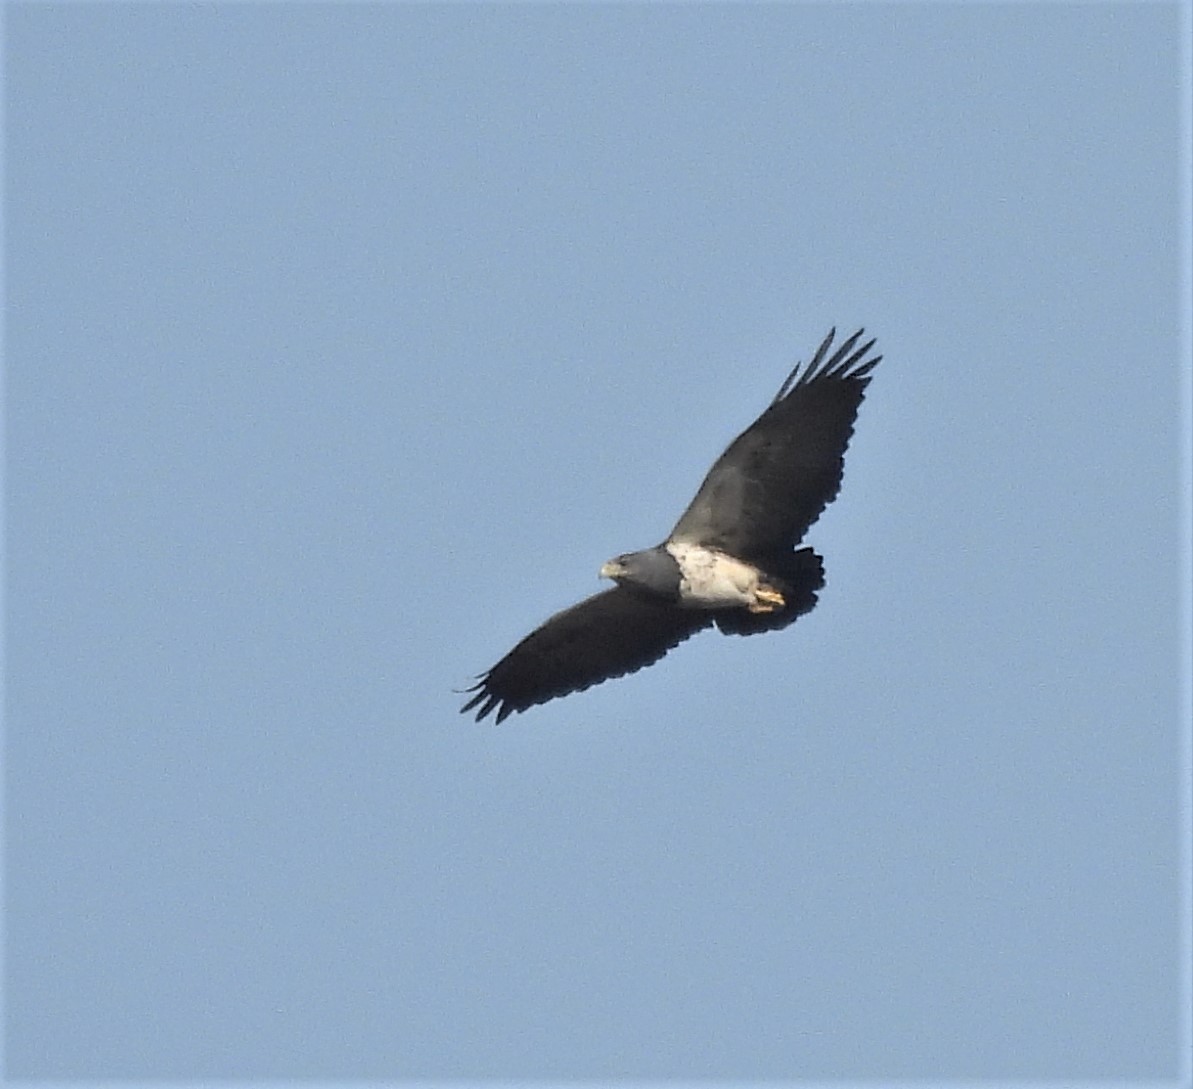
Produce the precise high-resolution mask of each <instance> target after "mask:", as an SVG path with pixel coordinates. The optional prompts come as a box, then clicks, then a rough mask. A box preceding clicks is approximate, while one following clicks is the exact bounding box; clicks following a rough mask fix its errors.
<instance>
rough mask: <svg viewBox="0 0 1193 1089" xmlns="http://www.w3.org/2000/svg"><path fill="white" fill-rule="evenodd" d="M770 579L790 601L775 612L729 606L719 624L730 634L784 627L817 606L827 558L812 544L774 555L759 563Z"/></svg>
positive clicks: (718, 625)
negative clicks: (822, 556) (824, 558)
mask: <svg viewBox="0 0 1193 1089" xmlns="http://www.w3.org/2000/svg"><path fill="white" fill-rule="evenodd" d="M758 566H759V567H760V568H761V569H762V570H763V571H764V572H765V573H766V578H767V582H768V583H769V584H770V585H771V586H773V587H774V588H775V589H776V590H778V591H779V592H780V593H781V594H782V595H783V598H784V600H785V601H786V602H787V604H786V605H784V606H783V608H781V609H776V610H775V611H774V612H773V613H751V612H747V611H746V610H745V609H725V610H723V611H720V612H718V613H717V614H716V624H717V627H718V628H720V629H721V631H723V632H724V633H725V634H726V635H756V634H757V633H758V632H763V631H781V630H782V629H783V628H785V627H787V626H788V625H789V624H794V623H795V621H796V620H798V619H799V618H800V617H801V616H803V615H804V613H809V612H811V611H812V609H813V608H815V606H816V595H817V594H818V593H819V592H820V591H821V590H822V589H823V588H824V561H823V560H822V559H821V558H820V557H819V556H818V555H817V554H816V553H815V552H814V551H812V549H810V548H801V549H799V550H798V551H796V552H788V553H787V554H786V555H782V556H772V557H769V558H768V559H767V561H766V562H764V563H760V564H759V565H758Z"/></svg>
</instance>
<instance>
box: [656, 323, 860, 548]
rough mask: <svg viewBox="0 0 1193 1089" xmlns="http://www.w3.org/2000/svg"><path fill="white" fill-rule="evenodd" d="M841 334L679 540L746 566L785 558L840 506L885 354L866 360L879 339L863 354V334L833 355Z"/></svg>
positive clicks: (800, 378)
mask: <svg viewBox="0 0 1193 1089" xmlns="http://www.w3.org/2000/svg"><path fill="white" fill-rule="evenodd" d="M835 332H836V330H833V331H832V332H830V333H829V335H828V336H827V337H825V339H824V341H823V343H822V344H821V345H820V347H819V348H818V349H817V351H816V355H815V357H814V358H813V360H812V362H811V363H810V364H808V366H807V368H806V369H804V370H803V371H802V373H801V367H802V364H797V365H796V368H795V370H793V371H792V372H791V374H789V375H788V376H787V380H786V381H785V382H784V383H783V385H782V386H781V387H779V392H778V393H777V394H776V395H775V399H774V400H773V401H772V402H771V403H770V405H769V407H768V408H767V409H766V411H765V412H763V414H762V415H761V416H759V417H758V419H757V420H755V421H754V423H753V424H751V425H750V427H748V428H747V429H746V430H745V431H743V432H742V433H741V434H740V435H739V436H738V437H737V438H736V439H734V440H733V442H732V443H730V444H729V447H728V449H727V450H726V451H725V452H724V453H723V454H722V455H721V456H720V457H719V458H718V459H717V461H716V463H715V464H714V465H713V467H712V468H711V469H710V470H709V472H708V476H706V477H705V478H704V483H703V484H701V485H700V490H699V491H698V492H697V493H696V498H695V499H693V500H692V504H691V506H689V507H688V509H687V510H686V511H684V513H683V516H682V517H681V518H680V520H679V521H678V522H677V523H676V526H675V529H673V530H672V531H671V537H670V538H669V539H670V540H672V541H688V542H693V543H697V544H703V545H707V546H709V547H712V548H718V549H721V550H722V551H724V552H728V553H729V554H730V555H733V556H740V557H743V558H747V557H752V556H753V557H761V556H770V555H776V554H781V553H784V552H787V551H790V549H791V548H792V547H794V546H795V545H796V544H798V543H799V541H800V540H801V539H802V538H803V535H804V534H805V533H806V532H807V530H808V527H809V526H810V525H811V524H812V523H813V522H815V521H816V519H817V518H819V517H820V513H821V511H823V510H824V508H825V507H826V506H828V504H829V503H831V502H832V501H833V499H834V498H836V495H837V491H838V489H839V488H840V487H841V475H842V472H843V470H844V456H845V448H846V446H848V445H849V437H850V436H851V435H852V434H853V421H854V420H855V419H856V417H857V410H858V406H859V405H860V404H861V403H862V396H863V394H864V393H865V390H866V386H867V385H868V384H869V382H870V379H869V374H870V372H871V371H872V370H873V369H874V367H875V366H876V365H877V364H878V361H879V360H880V359H882V356H880V355H879V356H873V357H872V358H869V359H867V358H866V356H867V353H868V352H869V351H870V349H871V348H872V347H873V346H874V341H873V340H870V341H867V342H866V343H865V344H863V345H862V346H861V347H860V348H855V345H856V344H857V342H858V341H859V340H860V339H861V336H862V330H861V329H859V330H858V331H857V332H856V333H854V334H853V336H851V337H850V338H849V339H848V340H846V341H845V342H844V343H843V344H842V345H841V346H840V347H839V348H838V349H837V350H836V351H835V352H834V353H833V354H832V356H831V357H829V356H828V351H829V347H830V345H831V344H832V342H833V336H834V335H835Z"/></svg>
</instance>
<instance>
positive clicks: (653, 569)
mask: <svg viewBox="0 0 1193 1089" xmlns="http://www.w3.org/2000/svg"><path fill="white" fill-rule="evenodd" d="M600 574H601V578H603V579H612V580H613V581H614V582H616V583H617V584H618V585H619V586H624V587H625V588H626V589H627V590H635V591H638V592H640V593H644V594H649V595H651V596H654V597H665V598H670V599H672V600H674V599H675V598H677V597H679V580H680V571H679V564H678V563H676V562H675V557H673V556H672V555H671V553H670V552H668V551H667V550H666V549H664V548H648V549H646V551H644V552H626V553H624V554H623V555H621V556H614V557H613V559H611V560H610V561H609V562H608V563H606V564H604V565H603V566H602V567H601V572H600Z"/></svg>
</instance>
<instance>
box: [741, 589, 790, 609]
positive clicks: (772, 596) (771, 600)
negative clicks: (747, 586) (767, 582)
mask: <svg viewBox="0 0 1193 1089" xmlns="http://www.w3.org/2000/svg"><path fill="white" fill-rule="evenodd" d="M786 604H787V601H786V599H785V598H784V597H783V595H782V594H781V593H779V591H778V590H776V589H774V588H773V587H771V586H762V585H760V586H759V587H758V589H756V590H755V591H754V600H753V601H752V602H750V604H749V605H747V606H746V608H747V610H748V611H749V612H752V613H773V612H774V611H775V610H776V609H781V608H783V606H784V605H786Z"/></svg>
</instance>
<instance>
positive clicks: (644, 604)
mask: <svg viewBox="0 0 1193 1089" xmlns="http://www.w3.org/2000/svg"><path fill="white" fill-rule="evenodd" d="M712 620H713V618H712V616H711V615H710V614H709V613H706V612H702V611H701V610H698V609H680V608H678V607H676V606H674V605H670V604H668V603H667V602H665V601H658V602H656V601H654V600H651V599H649V598H644V597H639V596H636V595H635V594H632V593H631V592H630V591H629V590H623V589H622V588H621V587H620V586H615V587H614V588H613V589H612V590H605V591H604V592H603V593H600V594H596V595H594V596H593V597H590V598H588V599H587V600H586V601H581V602H580V604H579V605H573V606H572V607H571V608H570V609H565V610H564V611H563V612H561V613H556V614H555V615H554V616H553V617H551V619H550V620H548V621H547V622H546V623H545V624H543V625H542V627H540V628H538V629H536V630H535V631H533V632H531V633H530V634H529V635H528V636H527V637H526V638H525V639H523V640H522V642H520V643H519V644H518V645H517V646H516V647H514V649H513V650H511V651H510V652H509V654H507V655H506V656H505V657H504V658H502V659H501V661H500V662H498V663H497V664H496V665H495V666H494V667H493V668H492V669H490V670H489V672H488V673H486V674H484V676H482V677H481V678H480V680H479V681H478V682H477V683H476V684H475V685H473V686H472V687H471V688H470V689H469V690H468V691H469V692H475V693H476V695H474V696H473V697H472V699H470V700H469V701H468V702H467V703H466V704H464V706H463V707H462V708H461V709H460V710H461V711H471V710H472V709H473V708H474V707H477V708H478V710H477V712H476V720H477V722H479V721H480V720H481V719H483V718H484V717H485V716H486V715H487V714H489V713H490V712H492V711H496V712H497V721H498V722H501V720H502V719H504V718H505V717H506V716H507V715H509V714H512V713H513V712H514V711H525V710H526V708H527V707H533V706H534V705H535V704H536V703H546V702H547V700H551V699H554V698H555V697H556V696H566V695H567V694H568V693H569V692H579V691H581V690H583V689H585V688H589V687H591V686H592V685H594V684H600V683H601V681H607V680H609V679H610V678H612V677H620V676H622V675H623V674H626V673H633V672H635V671H636V670H639V669H642V668H643V666H648V665H651V664H652V663H654V662H657V661H658V660H659V659H660V658H661V657H663V655H664V654H666V653H667V651H669V650H670V649H671V648H672V647H674V646H676V645H677V644H679V643H681V642H683V640H685V639H687V638H688V636H690V635H694V634H695V633H696V632H698V631H699V630H700V629H701V628H704V627H707V626H708V625H709V624H711V623H712Z"/></svg>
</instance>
